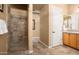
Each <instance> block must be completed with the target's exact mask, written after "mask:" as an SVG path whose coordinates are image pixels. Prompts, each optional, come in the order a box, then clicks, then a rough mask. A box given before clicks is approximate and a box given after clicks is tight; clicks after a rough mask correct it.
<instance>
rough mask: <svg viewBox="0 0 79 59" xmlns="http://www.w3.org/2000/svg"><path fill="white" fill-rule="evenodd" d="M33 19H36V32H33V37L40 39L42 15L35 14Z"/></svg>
mask: <svg viewBox="0 0 79 59" xmlns="http://www.w3.org/2000/svg"><path fill="white" fill-rule="evenodd" d="M33 19H35V30H33V37H37V38H39V37H40V14H38V13H33Z"/></svg>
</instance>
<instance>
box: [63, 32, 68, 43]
mask: <svg viewBox="0 0 79 59" xmlns="http://www.w3.org/2000/svg"><path fill="white" fill-rule="evenodd" d="M63 44H65V45H69V34H68V33H64V34H63Z"/></svg>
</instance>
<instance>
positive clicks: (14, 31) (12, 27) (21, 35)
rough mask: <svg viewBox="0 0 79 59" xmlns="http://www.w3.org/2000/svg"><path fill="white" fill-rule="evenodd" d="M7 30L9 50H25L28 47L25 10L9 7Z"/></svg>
mask: <svg viewBox="0 0 79 59" xmlns="http://www.w3.org/2000/svg"><path fill="white" fill-rule="evenodd" d="M8 30H9V51H19V50H22V51H23V50H26V49H27V47H28V46H27V44H28V18H27V11H26V10H20V9H16V8H11V9H10V19H9V21H8Z"/></svg>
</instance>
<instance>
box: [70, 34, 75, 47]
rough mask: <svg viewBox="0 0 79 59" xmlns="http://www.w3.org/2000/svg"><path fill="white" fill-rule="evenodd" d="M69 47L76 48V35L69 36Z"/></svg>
mask: <svg viewBox="0 0 79 59" xmlns="http://www.w3.org/2000/svg"><path fill="white" fill-rule="evenodd" d="M69 41H70V45H69V46H71V47H73V48H76V34H70V40H69Z"/></svg>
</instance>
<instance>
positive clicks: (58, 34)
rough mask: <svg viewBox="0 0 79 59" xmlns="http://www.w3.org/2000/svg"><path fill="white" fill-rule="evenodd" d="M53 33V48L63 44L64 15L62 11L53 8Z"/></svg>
mask: <svg viewBox="0 0 79 59" xmlns="http://www.w3.org/2000/svg"><path fill="white" fill-rule="evenodd" d="M51 26H52V32H51V47H54V46H58V45H61V44H62V26H63V14H62V9H61V8H58V7H53V10H52V25H51Z"/></svg>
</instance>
